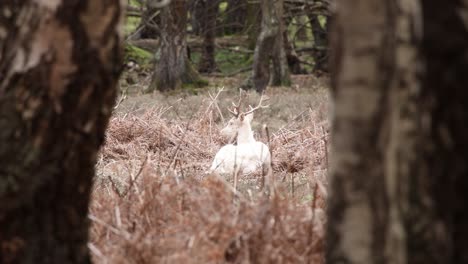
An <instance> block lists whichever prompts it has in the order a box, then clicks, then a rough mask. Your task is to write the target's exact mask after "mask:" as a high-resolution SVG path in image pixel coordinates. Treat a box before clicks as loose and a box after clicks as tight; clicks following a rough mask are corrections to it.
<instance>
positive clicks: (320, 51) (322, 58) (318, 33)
mask: <svg viewBox="0 0 468 264" xmlns="http://www.w3.org/2000/svg"><path fill="white" fill-rule="evenodd" d="M309 19H310V25H311V27H312V35H313V36H314V47H315V49H316V52H315V54H314V60H315V66H314V72H320V71H322V72H328V49H327V47H328V19H327V21H326V23H325V27H322V25H321V24H320V20H319V16H318V15H314V14H312V15H309Z"/></svg>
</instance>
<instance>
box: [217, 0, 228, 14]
mask: <svg viewBox="0 0 468 264" xmlns="http://www.w3.org/2000/svg"><path fill="white" fill-rule="evenodd" d="M227 6H228V3H227V2H221V3H220V4H219V11H220V12H222V13H223V12H225V11H226V8H227Z"/></svg>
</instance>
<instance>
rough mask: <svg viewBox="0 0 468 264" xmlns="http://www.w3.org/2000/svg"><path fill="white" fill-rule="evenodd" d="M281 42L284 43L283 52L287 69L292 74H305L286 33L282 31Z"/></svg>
mask: <svg viewBox="0 0 468 264" xmlns="http://www.w3.org/2000/svg"><path fill="white" fill-rule="evenodd" d="M283 42H284V51H285V52H286V59H287V62H288V66H289V69H290V70H291V73H293V74H302V73H305V72H304V70H303V69H302V67H301V60H300V59H299V56H298V55H297V53H296V50H295V49H294V46H293V45H292V43H291V41H289V37H288V31H287V30H284V31H283Z"/></svg>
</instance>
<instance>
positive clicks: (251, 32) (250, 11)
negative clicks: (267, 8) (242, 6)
mask: <svg viewBox="0 0 468 264" xmlns="http://www.w3.org/2000/svg"><path fill="white" fill-rule="evenodd" d="M261 10H262V9H261V5H260V4H259V3H248V2H247V19H246V20H245V26H244V29H245V31H246V33H247V35H248V43H249V44H248V48H249V49H251V50H253V49H255V45H256V43H257V39H258V35H259V34H260V30H261V24H262V11H261Z"/></svg>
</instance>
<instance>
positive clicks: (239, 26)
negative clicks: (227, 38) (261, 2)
mask: <svg viewBox="0 0 468 264" xmlns="http://www.w3.org/2000/svg"><path fill="white" fill-rule="evenodd" d="M246 19H247V0H228V1H227V7H226V12H225V19H224V33H225V34H238V33H241V32H242V30H244V25H245V21H246Z"/></svg>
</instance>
